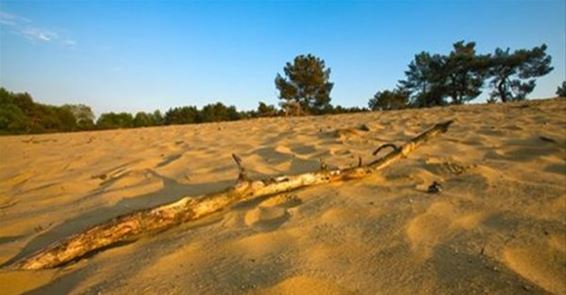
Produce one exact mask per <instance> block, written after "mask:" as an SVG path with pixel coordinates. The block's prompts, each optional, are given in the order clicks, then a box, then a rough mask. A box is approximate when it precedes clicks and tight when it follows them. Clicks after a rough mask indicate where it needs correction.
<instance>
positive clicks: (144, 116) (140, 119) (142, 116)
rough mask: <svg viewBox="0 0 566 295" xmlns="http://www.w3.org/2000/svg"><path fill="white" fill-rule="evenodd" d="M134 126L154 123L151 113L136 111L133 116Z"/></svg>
mask: <svg viewBox="0 0 566 295" xmlns="http://www.w3.org/2000/svg"><path fill="white" fill-rule="evenodd" d="M133 124H134V127H147V126H153V125H155V122H154V121H153V116H152V114H148V113H145V112H138V113H136V116H135V117H134V122H133Z"/></svg>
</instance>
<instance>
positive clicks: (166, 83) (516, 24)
mask: <svg viewBox="0 0 566 295" xmlns="http://www.w3.org/2000/svg"><path fill="white" fill-rule="evenodd" d="M565 3H566V1H564V0H540V1H522V0H515V1H512V0H492V1H463V0H455V1H183V2H181V1H151V2H148V1H88V2H87V1H25V0H24V1H6V0H0V86H3V87H6V88H7V89H8V90H11V91H18V92H20V91H26V92H29V93H31V94H32V96H33V97H34V99H35V100H36V101H39V102H43V103H50V104H56V105H59V104H64V103H85V104H87V105H90V106H91V107H92V108H93V110H94V111H95V113H97V114H100V113H102V112H107V111H128V112H136V111H152V110H155V109H160V110H162V111H166V110H167V109H168V108H170V107H174V106H183V105H197V106H202V105H205V104H207V103H211V102H216V101H221V102H223V103H225V104H229V105H236V106H237V107H238V108H239V109H252V108H256V107H257V103H258V101H260V100H261V101H265V102H267V103H271V104H276V103H278V99H277V91H276V89H275V85H274V82H273V81H274V78H275V75H276V74H277V73H278V72H280V73H282V72H283V66H284V65H285V63H286V62H287V61H290V60H292V59H293V58H294V57H295V56H296V55H298V54H306V53H312V54H314V55H316V56H319V57H321V58H323V59H324V60H325V61H326V64H327V66H329V67H330V68H331V69H332V73H331V81H332V82H334V83H335V86H334V89H333V91H332V93H331V97H332V103H333V104H340V105H343V106H367V101H368V99H369V98H370V97H371V96H373V94H374V93H375V92H376V91H378V90H384V89H391V88H394V87H395V86H396V83H397V81H398V80H399V79H402V78H404V74H403V72H404V71H405V70H406V68H407V65H408V63H409V62H410V61H411V60H412V59H413V56H414V55H415V54H416V53H418V52H420V51H423V50H426V51H429V52H431V53H448V52H449V51H450V49H451V46H452V43H454V42H456V41H459V40H466V41H475V42H477V50H478V52H479V53H488V52H493V51H494V49H495V48H496V47H501V48H506V47H510V48H511V49H512V50H514V49H520V48H532V47H534V46H538V45H541V44H542V43H546V44H547V45H548V50H547V52H548V53H549V54H550V55H552V58H553V60H552V65H553V66H554V71H552V72H551V73H550V74H548V75H547V76H545V77H543V78H540V79H538V83H537V87H536V89H535V91H534V92H533V93H532V94H531V95H530V97H551V96H554V92H555V91H556V87H557V86H558V85H559V84H560V83H562V81H564V80H566V68H565V63H566V59H565V56H566V20H565V19H566V5H565ZM487 92H488V90H487V89H486V90H484V94H483V95H482V97H481V98H480V99H478V100H477V101H483V100H485V93H487Z"/></svg>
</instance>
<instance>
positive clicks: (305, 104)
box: [275, 54, 334, 114]
mask: <svg viewBox="0 0 566 295" xmlns="http://www.w3.org/2000/svg"><path fill="white" fill-rule="evenodd" d="M283 71H284V73H285V77H283V76H281V75H280V74H277V76H276V77H275V86H276V87H277V90H279V98H280V99H281V100H283V102H282V106H283V107H284V108H286V107H287V106H289V105H292V104H293V103H297V104H298V105H299V106H300V107H301V108H302V111H304V112H307V113H311V114H320V113H322V111H323V110H324V109H325V108H327V107H328V106H329V105H330V92H331V91H332V87H333V86H334V83H331V82H330V81H329V79H330V68H328V69H327V68H326V65H325V62H324V60H322V59H320V58H318V57H315V56H313V55H311V54H308V55H299V56H297V57H295V59H294V60H293V62H292V63H290V62H288V63H287V64H286V65H285V67H284V68H283Z"/></svg>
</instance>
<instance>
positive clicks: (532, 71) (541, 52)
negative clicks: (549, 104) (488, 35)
mask: <svg viewBox="0 0 566 295" xmlns="http://www.w3.org/2000/svg"><path fill="white" fill-rule="evenodd" d="M546 48H547V47H546V45H545V44H543V45H541V46H539V47H534V48H533V49H530V50H529V49H520V50H516V51H514V52H513V53H510V50H509V48H507V49H506V50H503V49H501V48H497V49H496V50H495V53H494V54H493V56H492V57H491V60H490V65H489V72H488V73H489V75H490V76H491V77H492V80H491V82H490V86H491V87H492V88H493V91H492V92H491V93H490V97H491V98H493V99H499V100H501V101H502V102H507V101H514V100H523V99H525V98H526V96H527V94H529V93H531V92H532V91H533V90H534V88H535V86H536V82H535V78H536V77H541V76H544V75H546V74H548V73H549V72H550V71H552V70H553V67H551V66H550V63H551V60H552V58H551V57H550V56H549V55H547V54H546Z"/></svg>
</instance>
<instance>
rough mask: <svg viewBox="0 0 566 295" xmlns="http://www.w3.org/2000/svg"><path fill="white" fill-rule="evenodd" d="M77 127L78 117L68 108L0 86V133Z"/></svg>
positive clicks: (71, 129)
mask: <svg viewBox="0 0 566 295" xmlns="http://www.w3.org/2000/svg"><path fill="white" fill-rule="evenodd" d="M76 129H77V121H76V118H75V116H74V114H73V113H72V112H71V111H70V110H69V109H68V108H65V107H56V106H51V105H44V104H38V103H35V102H34V101H33V99H32V97H31V95H29V94H28V93H12V92H9V91H7V90H6V89H4V88H0V133H11V134H20V133H44V132H57V131H73V130H76Z"/></svg>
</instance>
